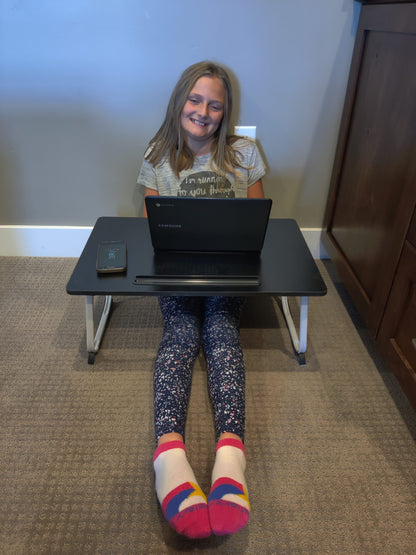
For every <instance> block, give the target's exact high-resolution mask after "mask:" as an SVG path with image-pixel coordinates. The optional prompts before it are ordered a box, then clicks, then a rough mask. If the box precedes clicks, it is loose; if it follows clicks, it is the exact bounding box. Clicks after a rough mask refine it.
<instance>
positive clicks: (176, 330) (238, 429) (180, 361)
mask: <svg viewBox="0 0 416 555" xmlns="http://www.w3.org/2000/svg"><path fill="white" fill-rule="evenodd" d="M243 301H244V300H243V299H242V298H241V297H160V298H159V304H160V308H161V310H162V314H163V317H164V321H165V324H164V329H163V336H162V340H161V343H160V347H159V351H158V354H157V357H156V362H155V370H154V404H155V431H156V440H158V439H159V438H160V437H161V436H162V435H164V434H167V433H170V432H177V433H179V434H181V435H182V436H184V433H185V421H186V414H187V410H188V404H189V397H190V393H191V382H192V371H193V366H194V362H195V359H196V357H197V356H198V353H199V350H200V345H201V340H202V348H203V351H204V355H205V358H206V364H207V374H208V388H209V396H210V400H211V403H212V406H213V409H214V417H215V429H216V435H217V440H218V438H219V436H220V435H221V434H222V433H223V432H232V433H234V434H237V435H238V436H240V437H241V438H242V439H243V438H244V420H245V367H244V359H243V353H242V350H241V346H240V331H239V326H240V316H241V309H242V306H243Z"/></svg>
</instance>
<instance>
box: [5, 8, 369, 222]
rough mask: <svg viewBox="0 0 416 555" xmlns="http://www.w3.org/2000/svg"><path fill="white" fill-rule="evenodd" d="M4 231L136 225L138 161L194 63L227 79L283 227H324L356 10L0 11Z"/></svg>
mask: <svg viewBox="0 0 416 555" xmlns="http://www.w3.org/2000/svg"><path fill="white" fill-rule="evenodd" d="M0 8H1V9H0V184H1V189H0V224H3V225H10V224H14V225H63V226H67V225H92V224H93V223H94V222H95V220H96V218H97V217H99V216H102V215H120V216H133V215H136V214H138V213H139V211H140V210H141V203H142V199H141V197H140V195H137V193H135V181H136V177H137V173H138V170H139V167H140V164H141V159H142V155H143V152H144V150H145V147H146V144H147V142H148V140H149V139H150V137H151V136H152V135H153V134H154V132H155V131H156V130H157V128H158V127H159V125H160V123H161V121H162V118H163V116H164V112H165V108H166V104H167V101H168V97H169V95H170V92H171V90H172V87H173V85H174V84H175V82H176V80H177V78H178V77H179V75H180V73H181V72H182V70H183V69H185V67H187V66H188V65H189V64H191V63H194V62H196V61H200V60H203V59H213V60H216V61H219V62H221V63H223V64H224V65H226V66H227V67H228V68H229V69H230V70H231V72H232V75H233V80H234V85H235V93H236V100H237V102H236V106H235V108H236V110H235V114H234V121H233V124H240V125H256V126H257V139H258V142H259V144H260V147H261V149H262V151H263V152H264V156H265V159H266V161H267V165H268V174H267V177H266V178H265V179H264V185H265V192H266V195H267V196H270V197H271V198H273V201H274V208H273V212H272V215H273V216H274V217H294V218H296V219H297V220H298V222H299V224H300V225H301V226H302V227H321V225H322V219H323V213H324V208H325V202H326V195H327V191H328V187H329V180H330V175H331V168H332V162H333V157H334V152H335V146H336V139H337V134H338V128H339V122H340V117H341V112H342V106H343V101H344V95H345V89H346V83H347V79H348V71H349V65H350V60H351V55H352V49H353V43H354V36H355V30H356V25H357V21H358V15H359V10H360V4H359V3H357V2H354V1H353V0H315V1H312V0H210V1H209V2H198V1H195V0H192V1H191V0H150V1H149V0H146V1H145V0H71V1H70V2H63V1H60V2H57V1H56V0H42V1H39V2H35V1H30V0H22V1H16V0H0Z"/></svg>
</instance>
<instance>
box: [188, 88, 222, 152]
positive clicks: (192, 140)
mask: <svg viewBox="0 0 416 555" xmlns="http://www.w3.org/2000/svg"><path fill="white" fill-rule="evenodd" d="M224 103H225V91H224V86H223V84H222V82H221V81H220V79H218V77H200V78H199V79H198V81H197V82H196V83H195V85H194V87H193V88H192V90H191V92H190V93H189V96H188V98H187V100H186V102H185V105H184V107H183V109H182V113H181V126H182V129H183V131H184V133H185V140H186V144H187V145H188V147H189V148H190V149H191V150H192V151H193V152H194V154H200V155H201V154H208V153H209V152H210V151H211V143H212V139H213V137H214V135H215V132H216V131H217V129H218V127H219V125H220V124H221V121H222V118H223V115H224Z"/></svg>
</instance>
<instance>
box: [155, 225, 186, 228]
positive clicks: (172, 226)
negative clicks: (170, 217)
mask: <svg viewBox="0 0 416 555" xmlns="http://www.w3.org/2000/svg"><path fill="white" fill-rule="evenodd" d="M157 227H165V228H166V227H167V228H175V229H180V228H181V227H182V224H157Z"/></svg>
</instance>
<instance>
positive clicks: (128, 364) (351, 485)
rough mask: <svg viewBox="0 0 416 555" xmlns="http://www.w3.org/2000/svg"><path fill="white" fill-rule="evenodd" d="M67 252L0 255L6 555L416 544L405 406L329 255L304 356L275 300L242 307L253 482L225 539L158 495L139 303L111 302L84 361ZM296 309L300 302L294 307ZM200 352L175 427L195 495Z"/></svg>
mask: <svg viewBox="0 0 416 555" xmlns="http://www.w3.org/2000/svg"><path fill="white" fill-rule="evenodd" d="M74 265H75V260H73V259H57V258H56V259H47V258H0V418H1V433H0V552H1V553H2V554H10V555H18V554H22V555H28V554H36V555H38V554H53V553H64V554H84V553H85V554H102V555H104V554H106V555H107V554H135V553H157V554H159V553H161V554H162V553H179V552H182V551H183V552H188V553H207V554H208V553H248V554H260V553H261V554H263V553H264V554H266V553H286V554H291V553H293V554H298V553H300V554H302V553H305V554H309V553H314V554H315V553H316V554H324V553H329V554H338V553H339V554H360V553H377V554H378V553H380V554H395V553H397V554H399V553H403V554H404V553H405V554H414V553H416V446H415V437H416V415H415V413H414V412H413V411H412V410H411V408H410V405H409V403H408V402H407V400H406V398H405V396H404V395H403V393H402V392H401V390H400V387H399V386H398V384H397V382H396V380H395V378H394V377H393V376H392V374H391V373H390V372H389V371H388V369H387V368H386V367H385V366H384V364H383V362H382V361H381V359H380V358H379V355H378V352H377V347H376V345H375V343H374V341H373V340H372V339H371V338H370V337H369V335H368V333H367V332H366V330H365V328H364V327H363V325H362V323H361V321H360V318H359V316H358V315H357V313H356V312H355V310H354V308H353V307H352V305H351V303H350V301H349V298H348V296H347V295H346V294H345V291H344V289H343V287H342V285H341V284H340V283H338V281H337V277H336V274H335V272H334V270H333V267H332V264H331V263H329V262H325V263H324V262H319V268H320V270H321V273H322V275H323V277H324V280H325V282H326V284H327V286H328V295H327V296H326V297H321V298H313V299H311V302H310V310H309V338H308V351H307V364H306V365H305V366H299V365H298V363H297V361H296V359H295V357H294V355H293V351H292V347H291V343H290V339H289V335H288V332H287V329H286V327H285V324H284V320H283V317H282V314H281V311H280V309H279V306H278V302H277V301H276V300H275V299H271V298H262V299H254V298H251V299H249V300H248V301H247V305H246V308H245V312H244V316H243V323H242V331H241V337H242V344H243V348H244V353H245V359H246V367H247V432H246V450H247V461H248V468H247V481H248V486H249V493H250V500H251V503H252V513H251V518H250V521H249V524H248V526H247V527H246V528H245V529H244V530H242V531H241V532H239V533H238V534H236V535H235V536H232V537H226V538H216V537H211V538H209V539H206V540H200V541H189V540H186V539H184V538H182V537H180V536H178V535H176V533H175V532H174V531H173V530H171V529H170V528H169V526H168V524H167V523H166V522H165V521H164V519H163V516H162V514H161V511H160V509H159V507H158V503H157V500H156V498H155V494H154V490H153V471H152V454H153V449H154V439H153V421H152V364H153V360H154V356H155V352H156V349H157V346H158V342H159V339H160V336H161V325H162V321H161V316H160V314H159V309H158V305H157V301H156V299H155V298H151V297H146V298H145V297H141V298H139V297H134V298H133V297H118V298H116V299H115V304H114V309H113V311H112V315H111V320H110V324H109V327H108V329H107V331H106V334H105V337H104V341H103V344H102V348H101V350H100V352H99V353H98V355H97V358H96V362H95V364H94V365H93V366H92V365H88V364H87V357H86V347H85V319H84V318H85V316H84V301H83V298H81V297H70V296H69V295H67V294H66V292H65V286H66V283H67V281H68V279H69V277H70V275H71V272H72V270H73V268H74ZM294 306H295V307H296V303H295V304H294ZM205 378H206V376H205V368H204V360H203V358H202V357H200V358H199V359H198V362H197V364H196V366H195V372H194V380H193V390H192V400H191V406H190V410H189V418H188V426H187V447H188V453H189V457H190V460H191V463H192V464H193V466H194V470H195V473H196V475H197V478H198V480H199V482H200V485H201V486H202V488H203V489H206V490H208V489H209V487H210V473H211V467H212V464H213V460H214V449H215V442H214V432H213V423H212V414H211V411H210V407H209V401H208V393H207V388H206V379H205Z"/></svg>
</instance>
